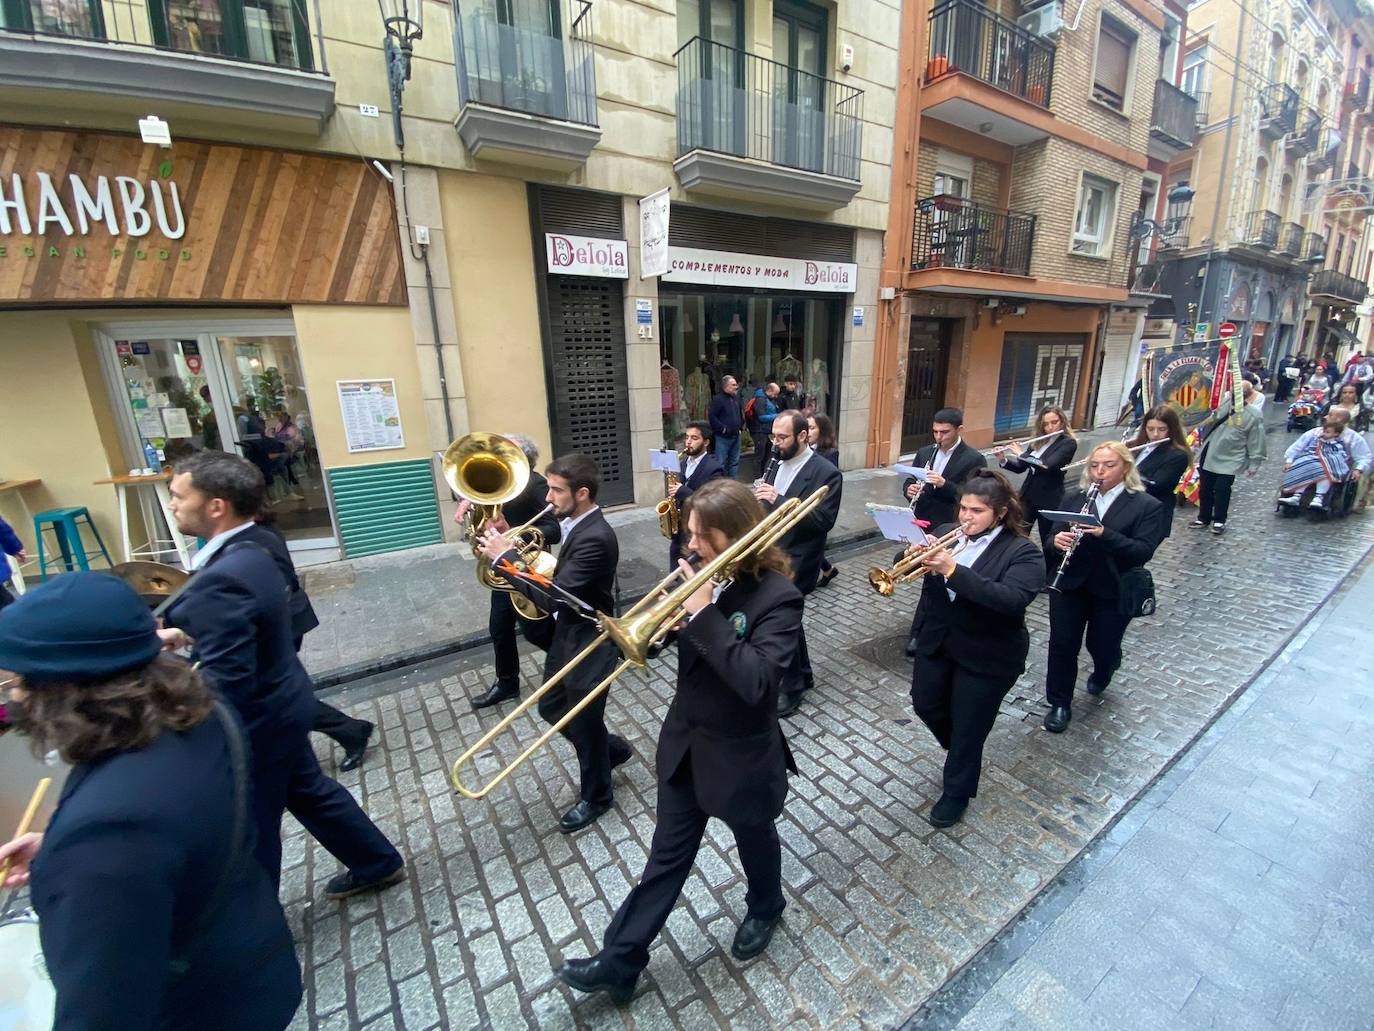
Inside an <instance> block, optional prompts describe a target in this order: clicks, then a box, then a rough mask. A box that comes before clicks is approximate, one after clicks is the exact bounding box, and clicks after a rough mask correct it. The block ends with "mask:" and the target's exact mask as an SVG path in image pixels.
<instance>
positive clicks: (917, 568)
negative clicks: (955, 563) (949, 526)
mask: <svg viewBox="0 0 1374 1031" xmlns="http://www.w3.org/2000/svg"><path fill="white" fill-rule="evenodd" d="M963 532H964V528H963V526H962V525H960V526H956V527H955V528H954V529H953V530H950V531H949V533H947V534H945V535H944V536H943V537H941V538H939V539H938V540H936V541H935V542H934V543H933V544H912V545H910V546H909V547H908V548H907V549H906V551H905V552H903V553H902V557H901V558H899V559H898V560H897V561H896V562H894V563H893V565H892V568H891V569H884V568H882V567H881V566H874V567H873V568H872V569H870V570H869V571H868V582H869V585H870V586H871V587H872V588H873V589H874V590H875V591H877V592H878V593H879V594H881V595H882V596H883V597H884V598H891V597H892V595H893V594H894V593H895V592H896V590H897V585H898V584H909V583H914V582H915V581H917V580H919V579H920V578H921V577H923V576H925V575H926V574H927V573H929V572H930V567H928V566H923V565H921V560H922V559H923V558H925V557H926V556H927V555H929V554H930V553H931V552H933V551H936V550H938V549H940V548H954V549H956V550H957V548H958V547H959V535H960V534H961V533H963Z"/></svg>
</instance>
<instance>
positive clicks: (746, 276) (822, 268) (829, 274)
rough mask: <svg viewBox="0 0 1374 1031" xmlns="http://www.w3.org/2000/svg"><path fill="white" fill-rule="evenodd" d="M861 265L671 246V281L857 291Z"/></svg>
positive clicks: (666, 277) (669, 279)
mask: <svg viewBox="0 0 1374 1031" xmlns="http://www.w3.org/2000/svg"><path fill="white" fill-rule="evenodd" d="M858 273H859V268H858V266H857V265H854V264H852V263H850V262H847V261H807V260H804V259H801V258H770V257H768V256H767V255H763V254H735V253H732V252H730V251H703V250H698V249H696V248H695V247H669V248H668V274H667V275H665V276H664V277H663V278H664V279H665V280H667V281H668V282H670V283H709V284H711V285H712V286H744V287H763V288H765V289H772V290H819V291H825V292H827V293H837V294H847V293H853V292H854V283H855V281H856V280H857V279H858Z"/></svg>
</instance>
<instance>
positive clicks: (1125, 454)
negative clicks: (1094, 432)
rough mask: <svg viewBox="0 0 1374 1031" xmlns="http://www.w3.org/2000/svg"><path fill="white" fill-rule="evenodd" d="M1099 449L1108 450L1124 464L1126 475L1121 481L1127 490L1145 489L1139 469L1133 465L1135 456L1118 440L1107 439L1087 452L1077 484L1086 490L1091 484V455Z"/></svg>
mask: <svg viewBox="0 0 1374 1031" xmlns="http://www.w3.org/2000/svg"><path fill="white" fill-rule="evenodd" d="M1099 451H1110V452H1111V453H1112V454H1114V455H1116V457H1117V458H1119V459H1121V461H1122V462H1123V463H1124V464H1125V466H1126V476H1125V478H1124V479H1123V480H1122V481H1121V482H1122V483H1124V484H1125V485H1126V489H1127V490H1129V491H1141V490H1144V489H1145V484H1144V483H1143V482H1141V479H1140V471H1139V470H1137V469H1136V467H1135V457H1134V456H1133V455H1132V454H1131V452H1130V450H1129V449H1128V448H1127V447H1126V445H1125V444H1123V443H1122V442H1121V441H1119V440H1107V441H1103V442H1102V443H1101V444H1098V445H1097V447H1095V448H1093V449H1092V450H1091V451H1089V452H1088V460H1087V461H1086V462H1084V463H1083V475H1082V476H1080V477H1079V478H1078V485H1079V486H1080V487H1082V488H1083V489H1084V490H1087V489H1088V488H1089V487H1091V486H1092V484H1093V455H1095V454H1097V453H1098V452H1099Z"/></svg>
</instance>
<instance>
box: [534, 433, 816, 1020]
mask: <svg viewBox="0 0 1374 1031" xmlns="http://www.w3.org/2000/svg"><path fill="white" fill-rule="evenodd" d="M787 414H788V413H786V412H784V413H781V414H780V415H779V416H778V421H779V422H781V421H782V419H783V417H784V416H785V415H787ZM775 425H776V424H775ZM762 519H763V510H762V509H761V508H760V506H759V503H758V502H757V501H756V500H755V499H754V497H753V495H752V494H751V493H750V490H749V488H748V487H746V486H745V485H744V484H741V483H736V482H735V481H734V480H730V479H717V480H712V481H711V482H710V483H706V484H703V485H702V486H701V487H700V488H699V489H698V490H697V491H695V492H694V493H693V494H692V497H691V500H689V501H688V502H687V505H686V507H685V509H684V521H685V526H686V527H687V546H688V548H689V549H691V550H692V551H695V552H696V554H697V555H698V556H699V557H700V558H701V560H702V561H703V562H710V561H712V560H714V559H716V558H717V557H719V556H720V555H722V554H723V553H725V552H726V551H727V549H729V548H730V547H731V545H732V544H734V543H735V542H737V541H739V540H740V539H741V538H743V537H744V536H745V534H747V533H748V532H749V531H750V530H751V529H752V528H753V527H755V526H757V525H758V524H759V522H760V521H761V520H762ZM679 568H680V569H681V570H682V572H683V574H684V576H686V577H690V576H691V575H692V568H691V566H690V565H689V564H688V563H687V562H685V561H683V562H681V563H680V565H679ZM682 607H683V609H684V610H685V613H686V622H685V623H682V624H681V625H680V627H679V630H678V634H677V646H678V670H677V693H676V694H675V695H674V697H673V701H672V704H671V705H670V706H669V707H668V714H667V716H666V717H665V718H664V720H663V729H662V731H661V732H660V734H659V739H658V756H657V763H656V766H657V772H658V825H657V826H656V827H655V828H654V837H653V844H652V845H651V846H650V849H649V858H648V862H647V863H646V865H645V868H644V873H643V874H642V875H641V876H640V879H639V883H638V884H637V885H636V886H635V887H634V889H633V890H632V891H631V892H630V894H629V896H628V897H627V898H626V899H625V901H624V902H623V903H622V904H621V906H620V909H619V911H618V912H617V913H616V915H615V917H614V918H613V919H612V920H611V924H610V927H608V928H607V930H606V934H605V937H604V939H603V941H602V948H601V951H600V952H599V953H597V954H596V955H594V956H591V957H589V958H587V959H570V960H567V961H566V962H565V963H563V965H562V966H560V967H558V968H557V971H556V973H557V974H558V976H559V978H561V979H562V980H563V981H564V983H566V984H568V985H570V986H571V987H573V988H576V989H577V990H578V991H581V992H600V991H605V992H608V993H610V996H611V998H612V1000H613V1001H615V1002H617V1003H623V1002H628V1001H629V999H630V997H631V996H632V995H633V994H634V987H635V982H636V980H637V979H638V978H639V975H640V973H641V972H642V971H643V970H644V968H645V967H646V966H648V963H649V946H650V944H651V943H652V942H653V940H654V939H655V938H656V937H657V936H658V933H659V931H661V930H662V929H663V925H664V924H665V923H666V922H667V920H668V916H669V914H670V913H671V912H672V909H673V906H674V904H675V903H676V902H677V899H678V896H679V895H680V894H681V892H682V887H683V885H684V884H685V883H686V881H687V877H688V875H689V874H690V873H691V872H692V865H693V863H694V861H695V859H696V855H697V850H698V848H700V846H701V838H702V835H703V833H704V832H705V830H706V823H707V821H708V820H709V819H710V818H711V817H713V816H714V817H716V818H717V819H719V820H722V821H723V822H724V823H725V824H726V825H727V826H728V827H729V828H730V830H731V832H732V833H733V834H734V836H735V843H736V845H737V846H738V847H739V856H740V864H741V865H742V866H743V867H744V873H745V876H746V877H747V878H748V882H749V889H748V892H747V893H746V895H745V904H746V907H747V909H746V912H745V918H744V920H743V922H742V923H741V924H740V926H739V929H738V931H737V932H736V934H735V938H734V943H733V945H732V946H731V948H730V952H731V954H732V955H734V957H735V958H736V959H739V960H747V959H750V958H752V957H754V956H757V955H758V954H759V953H761V952H762V951H763V950H764V949H765V948H766V947H767V945H768V942H769V940H770V939H771V937H772V935H773V930H774V928H775V927H776V926H777V923H778V920H779V918H780V917H781V916H782V911H783V908H784V907H785V906H786V902H785V900H784V899H783V894H782V872H781V871H782V852H781V847H780V845H779V843H778V833H777V828H776V826H775V821H776V820H777V818H778V816H779V815H780V814H781V812H782V807H783V800H784V799H785V798H786V795H787V773H788V771H789V770H792V771H795V769H796V766H795V764H794V763H793V761H792V753H791V750H790V749H789V748H788V747H787V742H786V740H785V739H784V738H783V735H782V729H781V726H780V725H779V722H778V712H777V699H778V691H779V688H780V685H781V684H782V679H783V673H784V670H785V669H786V668H787V667H788V665H789V664H790V663H791V661H792V657H793V654H794V652H795V651H796V647H797V640H798V636H799V635H800V633H801V617H802V596H801V593H800V592H799V591H798V590H797V588H796V587H795V586H793V584H792V581H791V574H790V567H789V561H788V558H787V556H786V555H785V554H784V553H783V552H782V551H781V549H779V548H777V547H776V546H773V547H768V548H766V549H755V550H754V551H753V552H752V553H750V554H747V555H746V556H745V557H744V558H743V559H741V561H740V563H739V565H738V566H737V567H735V570H734V575H733V579H731V580H729V581H726V582H712V581H709V580H708V581H707V582H706V583H704V584H703V585H702V586H701V587H700V589H698V590H697V591H696V592H695V593H694V594H692V595H691V596H690V597H688V598H687V599H686V601H685V602H683V606H682Z"/></svg>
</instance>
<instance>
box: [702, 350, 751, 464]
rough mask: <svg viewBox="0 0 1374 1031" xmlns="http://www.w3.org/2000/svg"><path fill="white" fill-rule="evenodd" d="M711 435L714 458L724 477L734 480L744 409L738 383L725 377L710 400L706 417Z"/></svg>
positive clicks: (730, 377)
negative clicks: (714, 444) (714, 441)
mask: <svg viewBox="0 0 1374 1031" xmlns="http://www.w3.org/2000/svg"><path fill="white" fill-rule="evenodd" d="M706 418H707V420H708V421H709V422H710V423H711V433H712V435H714V436H715V438H716V457H717V458H718V459H720V464H721V465H722V466H724V467H725V475H726V476H728V477H730V479H732V480H733V479H734V478H735V476H736V475H737V474H738V473H739V435H740V430H741V429H742V428H743V426H744V408H743V406H742V405H741V404H740V400H739V381H738V380H737V379H735V377H734V376H725V377H723V378H722V379H721V381H720V393H719V394H717V395H716V396H715V397H713V398H711V407H710V409H709V410H708V412H707V415H706Z"/></svg>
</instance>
